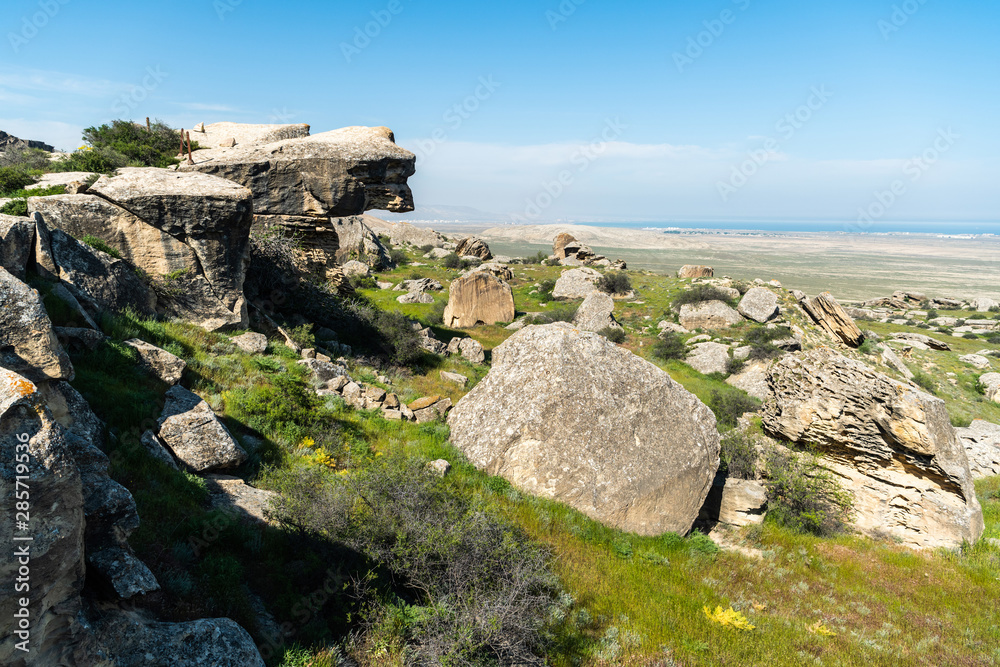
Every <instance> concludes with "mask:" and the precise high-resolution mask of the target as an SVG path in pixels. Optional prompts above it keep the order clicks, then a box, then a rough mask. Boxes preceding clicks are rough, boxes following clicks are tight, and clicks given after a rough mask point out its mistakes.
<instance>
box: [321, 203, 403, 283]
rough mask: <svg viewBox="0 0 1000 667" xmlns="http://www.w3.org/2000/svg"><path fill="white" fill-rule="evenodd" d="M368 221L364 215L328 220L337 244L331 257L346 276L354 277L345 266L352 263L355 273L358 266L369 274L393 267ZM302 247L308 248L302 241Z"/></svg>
mask: <svg viewBox="0 0 1000 667" xmlns="http://www.w3.org/2000/svg"><path fill="white" fill-rule="evenodd" d="M368 219H369V218H368V216H364V215H351V216H345V217H340V218H330V228H331V229H332V230H333V232H334V234H336V244H337V249H336V252H335V253H334V254H333V257H334V258H335V259H336V261H337V262H338V263H340V264H342V265H343V267H344V272H345V273H347V274H348V275H354V274H352V273H350V272H349V271H348V270H347V265H348V264H349V263H350V262H352V261H353V262H356V264H351V266H352V267H354V269H353V270H355V271H359V270H361V267H360V266H358V264H362V265H365V266H367V267H368V269H369V272H371V271H382V270H383V269H389V268H392V266H393V263H392V259H391V258H390V257H389V249H388V248H386V247H385V245H384V244H383V243H382V241H381V239H379V237H378V234H377V233H376V232H375V231H374V230H373V229H372V228H371V227H369V226H368V225H367V224H366V220H368ZM314 224H315V223H314ZM317 229H319V228H318V227H317ZM305 238H308V237H305ZM303 245H304V246H305V247H306V248H308V241H304V242H303Z"/></svg>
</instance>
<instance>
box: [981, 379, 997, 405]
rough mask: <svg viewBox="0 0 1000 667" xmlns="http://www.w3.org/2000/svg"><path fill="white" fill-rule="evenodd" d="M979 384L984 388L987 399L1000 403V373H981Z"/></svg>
mask: <svg viewBox="0 0 1000 667" xmlns="http://www.w3.org/2000/svg"><path fill="white" fill-rule="evenodd" d="M979 386H981V387H982V388H983V393H984V394H985V395H986V400H988V401H994V402H996V403H1000V373H984V374H983V375H980V376H979Z"/></svg>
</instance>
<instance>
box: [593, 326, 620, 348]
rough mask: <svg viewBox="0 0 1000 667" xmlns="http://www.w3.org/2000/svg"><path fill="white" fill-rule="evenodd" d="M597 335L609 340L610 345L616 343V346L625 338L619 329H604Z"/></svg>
mask: <svg viewBox="0 0 1000 667" xmlns="http://www.w3.org/2000/svg"><path fill="white" fill-rule="evenodd" d="M597 333H599V334H601V335H602V336H604V337H605V338H607V339H608V340H610V341H611V342H612V343H616V344H618V345H621V344H622V343H624V342H625V338H626V336H625V330H624V329H622V328H621V327H604V328H603V329H601V330H600V331H598V332H597Z"/></svg>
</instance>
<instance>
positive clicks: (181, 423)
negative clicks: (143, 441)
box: [159, 386, 247, 472]
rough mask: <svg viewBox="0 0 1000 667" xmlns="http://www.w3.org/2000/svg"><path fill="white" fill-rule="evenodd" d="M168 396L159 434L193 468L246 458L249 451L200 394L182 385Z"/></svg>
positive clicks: (214, 466)
mask: <svg viewBox="0 0 1000 667" xmlns="http://www.w3.org/2000/svg"><path fill="white" fill-rule="evenodd" d="M166 396H167V403H166V405H164V406H163V416H161V417H160V432H159V436H160V438H161V439H162V440H163V442H164V443H166V445H167V447H169V448H170V450H171V451H172V452H173V453H174V456H176V457H177V459H178V460H179V461H181V462H182V463H184V464H185V465H186V466H187V467H188V468H189V469H190V470H191V471H193V472H206V471H209V470H216V469H222V468H232V467H234V466H238V465H239V464H241V463H243V462H244V461H245V460H246V458H247V454H246V452H245V451H243V448H242V447H240V446H239V444H237V442H236V441H235V440H234V439H233V436H231V435H230V434H229V431H228V430H227V429H226V427H225V426H223V424H222V422H221V421H219V418H218V417H216V416H215V413H214V412H212V408H211V407H209V405H208V403H206V402H205V401H204V400H202V398H201V397H200V396H198V395H197V394H195V393H193V392H191V391H188V390H187V389H185V388H184V387H180V386H176V387H171V388H170V390H169V391H167V394H166Z"/></svg>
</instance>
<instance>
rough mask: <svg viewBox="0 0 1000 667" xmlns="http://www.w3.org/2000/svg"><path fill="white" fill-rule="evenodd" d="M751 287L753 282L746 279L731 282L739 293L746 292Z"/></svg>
mask: <svg viewBox="0 0 1000 667" xmlns="http://www.w3.org/2000/svg"><path fill="white" fill-rule="evenodd" d="M752 288H753V283H752V282H750V281H748V280H737V281H735V282H733V289H735V290H736V291H737V292H739V293H740V294H746V293H747V292H749V291H750V290H751V289H752Z"/></svg>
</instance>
